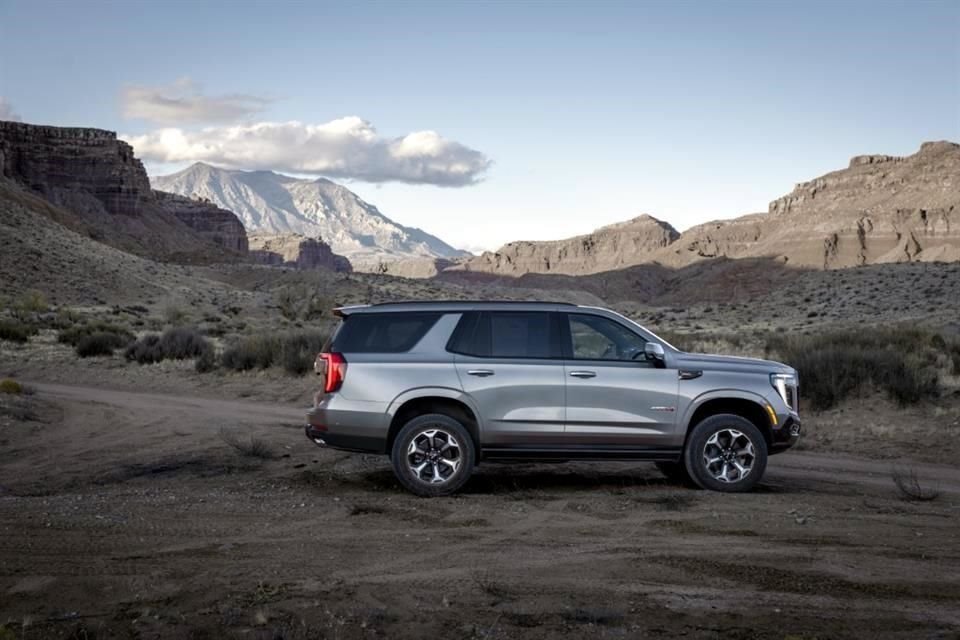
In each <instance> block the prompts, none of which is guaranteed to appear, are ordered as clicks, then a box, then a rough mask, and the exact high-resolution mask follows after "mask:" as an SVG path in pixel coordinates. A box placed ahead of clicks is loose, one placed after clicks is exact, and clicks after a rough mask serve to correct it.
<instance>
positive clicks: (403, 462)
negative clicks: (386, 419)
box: [390, 413, 476, 497]
mask: <svg viewBox="0 0 960 640" xmlns="http://www.w3.org/2000/svg"><path fill="white" fill-rule="evenodd" d="M390 459H391V462H392V463H393V472H394V474H395V475H396V476H397V479H398V480H399V481H400V483H401V484H402V485H403V486H404V487H406V488H407V489H409V490H410V491H412V492H413V493H415V494H417V495H418V496H425V497H432V496H446V495H450V494H451V493H454V492H455V491H457V490H458V489H459V488H460V487H462V486H463V485H464V483H465V482H466V481H467V480H468V479H469V478H470V474H471V473H472V472H473V465H474V460H476V450H475V447H474V445H473V438H472V437H470V433H469V432H468V431H467V429H466V427H464V426H463V425H462V424H460V422H458V421H457V420H456V419H454V418H451V417H450V416H448V415H444V414H442V413H430V414H426V415H422V416H417V417H416V418H414V419H412V420H410V421H409V422H408V423H407V424H405V425H404V426H403V428H402V429H400V433H398V434H397V437H396V439H395V440H394V442H393V449H392V451H391V455H390Z"/></svg>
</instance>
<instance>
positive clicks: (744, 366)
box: [676, 352, 796, 373]
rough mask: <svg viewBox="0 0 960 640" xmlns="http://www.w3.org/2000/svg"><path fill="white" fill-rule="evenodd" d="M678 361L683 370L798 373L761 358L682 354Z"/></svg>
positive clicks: (780, 363)
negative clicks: (686, 368)
mask: <svg viewBox="0 0 960 640" xmlns="http://www.w3.org/2000/svg"><path fill="white" fill-rule="evenodd" d="M676 359H677V363H678V365H679V367H681V368H685V367H689V368H696V369H705V370H708V371H743V372H753V373H796V371H795V370H794V369H793V367H789V366H787V365H785V364H783V363H782V362H775V361H774V360H761V359H759V358H741V357H739V356H715V355H708V354H705V353H685V352H681V353H678V354H677V355H676Z"/></svg>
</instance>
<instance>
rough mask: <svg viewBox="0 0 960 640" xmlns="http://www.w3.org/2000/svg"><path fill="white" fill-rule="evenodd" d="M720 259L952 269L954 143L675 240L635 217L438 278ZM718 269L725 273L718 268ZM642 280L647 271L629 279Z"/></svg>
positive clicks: (522, 246)
mask: <svg viewBox="0 0 960 640" xmlns="http://www.w3.org/2000/svg"><path fill="white" fill-rule="evenodd" d="M721 258H726V259H743V258H751V259H757V260H762V262H755V263H753V264H754V265H764V264H767V265H781V266H783V265H786V266H789V267H803V268H817V269H833V268H842V267H852V266H858V265H866V264H879V263H888V262H916V261H925V262H933V261H941V262H948V261H958V260H960V145H958V144H955V143H953V142H927V143H924V144H923V145H922V146H921V147H920V150H919V151H918V152H917V153H915V154H913V155H910V156H906V157H896V156H890V155H862V156H856V157H854V158H853V159H852V160H851V161H850V164H849V166H848V167H847V168H846V169H841V170H838V171H834V172H831V173H828V174H826V175H824V176H821V177H819V178H816V179H814V180H810V181H808V182H802V183H800V184H798V185H797V186H796V188H795V189H794V190H793V191H792V192H791V193H789V194H787V195H785V196H783V197H781V198H778V199H776V200H774V201H773V202H771V203H770V206H769V211H768V212H767V213H755V214H749V215H745V216H742V217H740V218H735V219H733V220H720V221H715V222H708V223H705V224H701V225H697V226H695V227H692V228H690V229H688V230H686V231H684V232H683V233H682V234H678V233H677V232H676V231H675V230H674V229H673V228H672V227H671V226H670V225H668V224H666V223H664V222H661V221H659V220H657V219H655V218H651V217H649V216H641V217H640V218H635V219H633V220H630V221H628V222H624V223H621V224H616V225H611V226H609V227H603V228H601V229H598V230H597V231H594V232H593V233H591V234H587V235H585V236H577V237H575V238H569V239H566V240H557V241H544V242H511V243H509V244H507V245H505V246H504V247H502V248H500V249H499V250H497V251H495V252H487V253H484V254H483V255H481V256H477V257H475V258H469V259H466V260H463V261H459V262H457V263H454V264H453V265H451V266H449V267H446V268H444V269H442V272H441V273H440V274H439V275H441V276H443V277H445V278H446V279H460V280H462V279H464V275H465V274H467V273H473V274H489V275H491V276H496V277H508V278H517V277H518V276H523V275H524V274H531V275H532V274H566V275H589V274H602V273H609V272H612V271H617V270H623V269H625V268H631V267H637V266H639V265H655V264H656V265H662V266H665V267H670V268H674V269H676V268H680V267H686V266H690V265H693V264H695V263H700V262H706V263H707V264H709V263H710V261H714V260H717V259H721ZM751 268H754V267H751ZM723 269H724V271H725V272H730V267H729V266H727V265H725V266H724V267H723ZM414 273H415V271H414ZM458 274H459V275H458ZM405 275H406V274H405ZM426 276H427V277H429V273H427V274H426ZM649 277H652V276H650V269H647V270H646V271H645V274H643V275H642V276H641V275H637V278H641V279H648V278H649ZM658 277H659V276H658ZM637 278H632V280H636V279H637ZM633 288H635V287H633Z"/></svg>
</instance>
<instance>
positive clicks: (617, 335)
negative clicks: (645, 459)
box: [561, 313, 678, 449]
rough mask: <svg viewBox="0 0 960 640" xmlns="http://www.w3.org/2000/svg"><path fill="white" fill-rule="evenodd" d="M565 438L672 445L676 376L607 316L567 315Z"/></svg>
mask: <svg viewBox="0 0 960 640" xmlns="http://www.w3.org/2000/svg"><path fill="white" fill-rule="evenodd" d="M561 315H562V318H563V320H562V322H561V328H562V332H563V342H564V351H565V353H566V356H567V357H566V359H565V362H564V375H565V378H566V381H567V419H566V420H567V422H566V436H567V442H569V443H570V444H571V445H576V444H584V445H586V444H597V445H608V446H617V447H636V448H640V449H645V448H657V447H661V446H671V445H675V444H676V443H675V442H673V441H672V440H674V439H675V438H673V435H674V425H675V423H676V407H677V392H678V380H677V372H676V370H674V369H667V368H659V367H658V366H656V364H655V363H654V362H649V361H647V359H646V356H645V353H644V345H645V344H646V339H645V338H644V337H643V336H641V335H640V334H639V333H637V332H635V331H633V330H632V329H631V328H629V327H627V326H626V325H624V324H622V323H620V322H617V321H616V320H613V319H612V318H608V317H606V316H600V315H594V314H588V313H563V314H561Z"/></svg>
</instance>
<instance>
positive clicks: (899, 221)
mask: <svg viewBox="0 0 960 640" xmlns="http://www.w3.org/2000/svg"><path fill="white" fill-rule="evenodd" d="M719 256H725V257H729V258H743V257H773V258H777V259H779V260H781V261H783V262H784V263H786V264H789V265H792V266H803V267H818V268H825V269H832V268H839V267H851V266H857V265H864V264H876V263H885V262H913V261H954V260H960V145H957V144H955V143H952V142H927V143H924V144H923V145H922V146H921V147H920V150H919V151H918V152H917V153H915V154H913V155H910V156H906V157H895V156H888V155H868V156H856V157H854V158H853V159H852V160H851V161H850V165H849V167H848V168H846V169H841V170H839V171H834V172H831V173H828V174H826V175H824V176H821V177H819V178H816V179H814V180H810V181H808V182H802V183H800V184H798V185H797V186H796V188H795V189H794V190H793V191H792V192H790V193H789V194H787V195H785V196H783V197H781V198H778V199H776V200H774V201H773V202H771V203H770V207H769V211H768V213H767V214H762V215H752V216H745V217H743V218H737V219H735V220H729V221H721V222H715V223H708V224H704V225H699V226H697V227H694V228H692V229H689V230H687V231H685V232H684V233H683V235H681V237H680V239H679V240H678V241H677V242H676V243H674V244H673V245H672V246H671V247H670V248H669V250H668V251H666V252H661V253H660V255H658V256H656V258H657V259H658V260H661V261H663V262H665V263H668V264H687V263H689V262H691V261H694V260H699V259H702V258H704V257H719Z"/></svg>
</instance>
